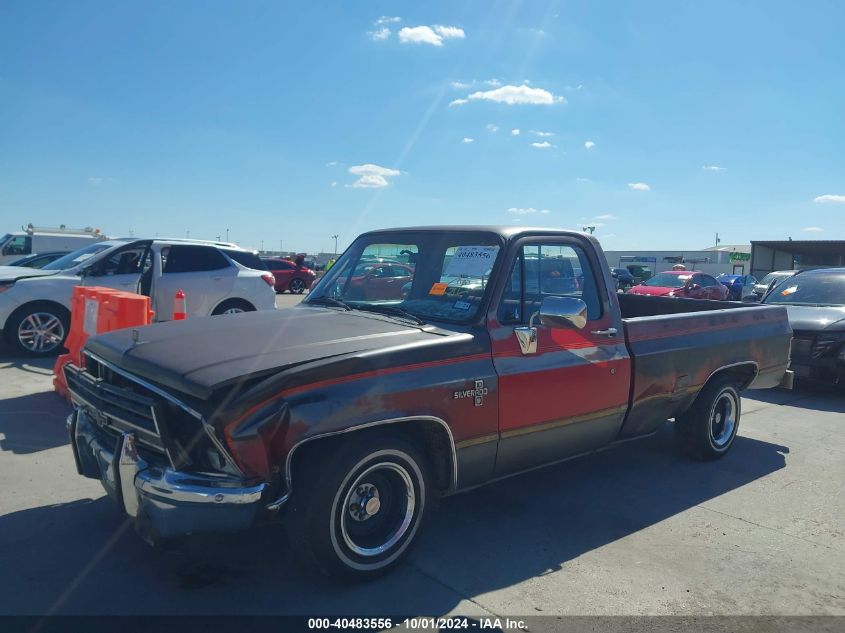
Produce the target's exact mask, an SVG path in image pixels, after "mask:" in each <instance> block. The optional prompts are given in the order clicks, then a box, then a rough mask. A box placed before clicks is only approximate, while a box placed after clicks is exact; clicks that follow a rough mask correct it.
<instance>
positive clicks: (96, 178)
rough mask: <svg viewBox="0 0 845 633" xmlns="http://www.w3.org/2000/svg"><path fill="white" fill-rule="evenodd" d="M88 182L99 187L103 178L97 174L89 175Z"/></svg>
mask: <svg viewBox="0 0 845 633" xmlns="http://www.w3.org/2000/svg"><path fill="white" fill-rule="evenodd" d="M88 182H89V183H91V184H92V185H94V186H95V187H99V186H100V185H102V184H103V179H102V178H100V177H99V176H91V177H90V178H89V179H88Z"/></svg>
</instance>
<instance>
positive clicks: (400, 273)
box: [390, 266, 411, 277]
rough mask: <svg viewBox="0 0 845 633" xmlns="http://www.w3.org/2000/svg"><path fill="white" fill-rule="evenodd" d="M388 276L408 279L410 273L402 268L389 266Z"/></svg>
mask: <svg viewBox="0 0 845 633" xmlns="http://www.w3.org/2000/svg"><path fill="white" fill-rule="evenodd" d="M390 271H391V272H390V276H391V277H410V276H411V273H409V272H408V271H407V269H405V268H402V267H401V266H391V267H390Z"/></svg>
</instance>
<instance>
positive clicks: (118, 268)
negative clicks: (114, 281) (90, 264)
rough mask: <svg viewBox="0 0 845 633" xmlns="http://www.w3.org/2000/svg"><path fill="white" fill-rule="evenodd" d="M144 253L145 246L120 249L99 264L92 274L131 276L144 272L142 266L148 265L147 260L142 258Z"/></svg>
mask: <svg viewBox="0 0 845 633" xmlns="http://www.w3.org/2000/svg"><path fill="white" fill-rule="evenodd" d="M146 251H147V247H146V246H136V247H133V248H125V249H124V248H122V249H120V250H118V251H117V252H115V253H113V254H112V255H111V256H110V257H107V258H106V259H104V260H102V261H101V262H99V264H97V265H96V267H95V269H94V272H95V273H96V274H97V275H131V274H134V273H141V272H143V271H144V266H145V265H146V266H148V265H149V258H148V257H145V256H144V255H145V254H146Z"/></svg>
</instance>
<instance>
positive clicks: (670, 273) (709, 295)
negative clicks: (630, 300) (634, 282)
mask: <svg viewBox="0 0 845 633" xmlns="http://www.w3.org/2000/svg"><path fill="white" fill-rule="evenodd" d="M629 292H631V293H633V294H635V295H651V296H655V297H683V298H685V299H715V300H716V301H727V299H728V294H730V291H729V290H728V288H727V287H726V286H723V285H722V284H720V283H719V282H718V281H716V278H715V277H713V276H711V275H707V274H705V273H697V272H695V271H689V270H667V271H666V272H662V273H657V274H656V275H655V276H654V277H652V278H651V279H649V280H648V281H644V282H643V283H641V284H640V285H639V286H634V287H633V288H631V290H630V291H629Z"/></svg>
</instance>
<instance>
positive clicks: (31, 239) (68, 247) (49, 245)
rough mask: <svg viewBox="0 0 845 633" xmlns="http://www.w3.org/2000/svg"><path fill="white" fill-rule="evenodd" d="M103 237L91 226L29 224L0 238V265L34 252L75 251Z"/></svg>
mask: <svg viewBox="0 0 845 633" xmlns="http://www.w3.org/2000/svg"><path fill="white" fill-rule="evenodd" d="M104 239H106V236H105V235H103V234H102V233H101V232H100V229H92V228H91V227H87V228H84V229H69V228H67V227H66V226H64V225H62V226H59V227H56V228H52V227H43V226H33V225H32V224H29V225H27V226H26V227H24V228H23V229H22V230H20V231H15V232H13V233H7V234H6V235H4V236H3V237H2V238H0V266H2V265H6V264H8V263H9V262H11V261H14V260H16V259H20V258H21V257H24V256H26V255H33V254H35V253H49V252H55V251H65V252H70V251H75V250H77V249H79V248H82V247H83V246H87V245H88V244H91V243H93V242H99V241H100V240H104Z"/></svg>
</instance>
